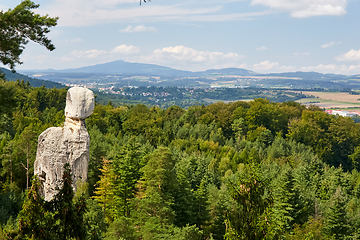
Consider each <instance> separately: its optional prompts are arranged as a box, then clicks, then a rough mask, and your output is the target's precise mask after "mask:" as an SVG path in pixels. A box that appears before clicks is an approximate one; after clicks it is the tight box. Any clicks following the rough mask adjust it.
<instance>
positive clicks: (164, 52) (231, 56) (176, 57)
mask: <svg viewBox="0 0 360 240" xmlns="http://www.w3.org/2000/svg"><path fill="white" fill-rule="evenodd" d="M152 57H154V58H155V59H157V60H161V61H164V62H166V61H180V62H185V61H186V62H195V63H202V62H213V63H214V62H218V61H236V60H238V59H240V58H242V57H243V56H241V55H239V54H237V53H233V52H230V53H222V52H210V51H198V50H195V49H193V48H189V47H185V46H175V47H165V48H162V49H156V50H155V51H154V52H153V56H152Z"/></svg>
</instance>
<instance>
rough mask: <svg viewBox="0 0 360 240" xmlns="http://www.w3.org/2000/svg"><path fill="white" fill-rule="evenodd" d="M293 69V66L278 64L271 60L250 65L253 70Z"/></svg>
mask: <svg viewBox="0 0 360 240" xmlns="http://www.w3.org/2000/svg"><path fill="white" fill-rule="evenodd" d="M295 69H296V68H295V67H294V66H286V65H280V64H279V63H278V62H271V61H268V60H266V61H263V62H261V63H256V64H254V65H253V66H252V70H253V71H255V72H284V71H287V72H288V71H294V70H295Z"/></svg>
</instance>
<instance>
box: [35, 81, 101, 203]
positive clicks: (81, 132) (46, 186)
mask: <svg viewBox="0 0 360 240" xmlns="http://www.w3.org/2000/svg"><path fill="white" fill-rule="evenodd" d="M72 89H73V88H71V89H69V91H68V95H67V101H66V103H67V105H66V109H70V110H69V112H67V113H68V114H66V119H65V123H64V127H51V128H48V129H46V130H45V131H44V132H43V133H41V134H40V136H39V139H38V149H37V154H36V161H35V164H34V174H35V175H37V176H38V178H39V180H40V182H41V192H42V195H43V196H44V198H45V200H46V201H50V200H51V199H52V198H53V197H54V195H56V193H57V191H58V189H60V188H61V187H62V183H61V181H62V176H63V171H64V165H65V163H69V164H70V167H71V172H72V179H73V188H74V190H76V184H77V183H79V180H81V181H82V182H84V181H87V173H88V164H89V146H90V136H89V134H88V132H87V129H86V126H85V121H84V120H83V119H84V117H85V116H90V115H91V113H92V111H93V109H94V95H93V93H92V91H90V90H88V89H83V90H81V88H80V89H79V88H76V89H75V91H74V90H72ZM89 92H90V93H91V94H90V93H89ZM91 101H92V103H91ZM68 103H69V104H71V106H70V107H68ZM84 108H85V109H84ZM69 116H78V117H75V118H70V117H69Z"/></svg>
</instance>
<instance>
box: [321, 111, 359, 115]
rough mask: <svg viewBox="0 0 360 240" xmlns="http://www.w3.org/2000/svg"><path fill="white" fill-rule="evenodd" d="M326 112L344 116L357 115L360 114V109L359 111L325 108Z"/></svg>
mask: <svg viewBox="0 0 360 240" xmlns="http://www.w3.org/2000/svg"><path fill="white" fill-rule="evenodd" d="M325 112H326V113H328V114H331V115H339V116H343V117H356V116H359V115H360V110H359V111H346V110H325Z"/></svg>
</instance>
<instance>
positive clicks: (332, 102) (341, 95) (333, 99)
mask: <svg viewBox="0 0 360 240" xmlns="http://www.w3.org/2000/svg"><path fill="white" fill-rule="evenodd" d="M298 93H299V92H298ZM302 93H303V94H305V95H307V96H314V98H303V99H300V100H298V101H297V102H300V103H302V104H304V105H307V106H308V105H310V104H314V105H317V106H319V107H321V108H328V109H330V108H336V109H339V108H357V107H360V101H359V100H358V99H360V95H351V94H348V93H346V92H310V91H302Z"/></svg>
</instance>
